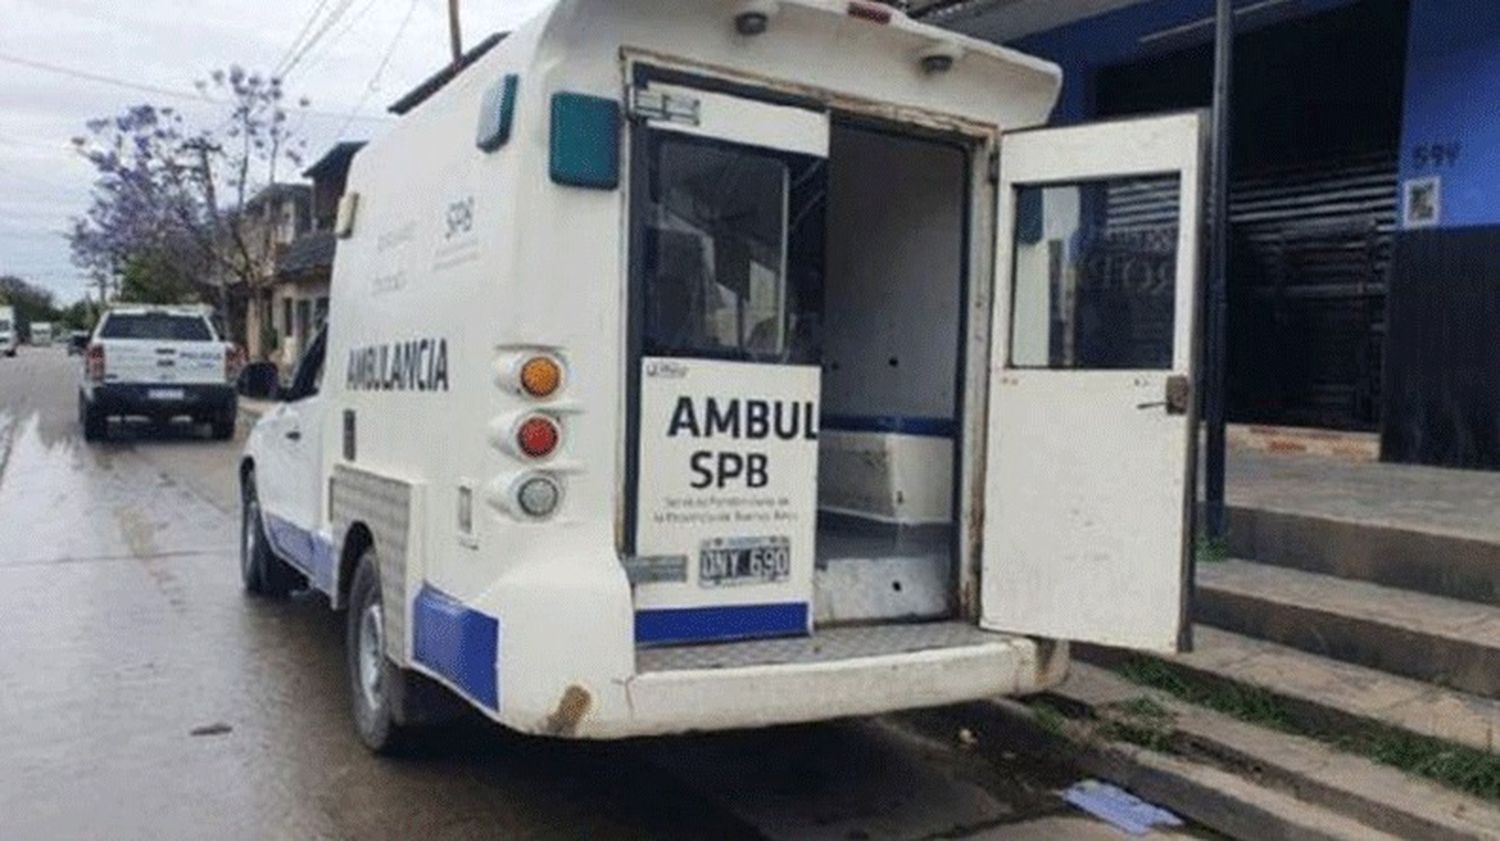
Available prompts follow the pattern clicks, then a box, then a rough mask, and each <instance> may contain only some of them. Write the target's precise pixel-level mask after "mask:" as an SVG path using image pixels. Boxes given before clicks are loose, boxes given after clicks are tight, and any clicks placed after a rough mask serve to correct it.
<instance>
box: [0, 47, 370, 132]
mask: <svg viewBox="0 0 1500 841" xmlns="http://www.w3.org/2000/svg"><path fill="white" fill-rule="evenodd" d="M0 62H4V63H6V64H14V65H18V66H21V67H28V68H31V69H32V70H39V71H42V72H44V73H52V74H54V75H58V76H66V77H68V78H72V79H78V80H80V81H86V82H93V83H95V84H99V85H108V86H111V87H115V88H121V89H123V90H132V91H136V92H139V93H150V94H155V95H157V96H165V97H170V98H172V99H180V100H188V101H191V102H195V103H198V104H201V105H228V104H229V103H227V102H225V101H224V100H222V99H215V98H213V97H211V96H208V95H206V94H203V93H196V92H188V91H185V90H175V89H173V88H166V87H161V86H159V85H152V84H148V83H145V82H136V81H131V80H129V79H121V78H118V77H116V76H105V75H102V74H99V73H90V72H88V71H86V70H77V69H75V68H72V67H63V66H62V65H59V64H49V63H48V62H45V61H36V60H35V59H30V58H23V57H21V56H16V55H10V54H8V53H0ZM302 111H303V113H306V114H309V115H312V116H315V117H327V118H330V119H339V120H342V119H345V118H347V117H348V115H347V114H344V113H340V112H336V111H320V110H318V109H316V108H304V109H302ZM355 119H358V120H369V121H373V122H390V120H389V118H387V117H379V116H363V117H355Z"/></svg>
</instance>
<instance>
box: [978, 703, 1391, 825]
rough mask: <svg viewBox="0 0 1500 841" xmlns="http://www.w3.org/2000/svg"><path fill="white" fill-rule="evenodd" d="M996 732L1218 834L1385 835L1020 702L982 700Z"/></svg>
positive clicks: (1215, 770)
mask: <svg viewBox="0 0 1500 841" xmlns="http://www.w3.org/2000/svg"><path fill="white" fill-rule="evenodd" d="M984 706H985V707H986V708H987V710H988V712H989V713H990V714H991V715H992V716H993V721H994V724H995V725H996V726H995V729H996V730H997V731H999V732H1004V733H1006V734H1007V735H1008V736H1015V737H1019V738H1018V739H1017V740H1016V741H1017V744H1016V745H1015V746H1016V747H1018V748H1019V749H1020V750H1022V751H1028V752H1031V753H1033V754H1034V755H1039V756H1042V757H1046V758H1049V759H1052V760H1054V761H1055V760H1056V759H1057V758H1058V757H1059V755H1063V756H1067V757H1068V758H1069V759H1070V760H1071V761H1072V762H1073V764H1074V765H1076V766H1077V767H1079V768H1080V769H1082V770H1083V771H1084V772H1085V773H1088V774H1091V775H1093V776H1096V777H1099V778H1101V779H1104V780H1108V781H1110V782H1112V783H1114V784H1116V785H1118V786H1120V787H1122V788H1125V789H1127V790H1129V791H1131V792H1133V793H1134V794H1136V795H1137V796H1139V797H1142V798H1144V799H1146V800H1148V801H1151V802H1153V803H1156V804H1158V805H1160V806H1162V807H1164V808H1167V809H1170V810H1172V811H1173V812H1176V813H1177V814H1179V815H1181V816H1183V817H1185V818H1188V819H1190V820H1192V821H1194V822H1196V823H1198V824H1201V825H1203V826H1206V827H1208V828H1209V829H1212V830H1214V831H1215V832H1219V833H1222V834H1224V835H1227V836H1229V837H1231V838H1237V839H1243V840H1244V841H1378V839H1390V838H1395V837H1396V836H1393V835H1387V834H1385V833H1382V832H1380V831H1378V830H1376V829H1373V828H1371V827H1369V826H1367V825H1365V824H1362V823H1360V822H1358V821H1356V820H1353V819H1352V818H1348V817H1345V816H1343V815H1340V814H1336V813H1334V812H1332V811H1330V810H1327V809H1324V808H1321V807H1318V806H1315V805H1313V804H1310V803H1306V802H1304V801H1301V800H1298V799H1297V798H1295V797H1293V796H1291V795H1288V794H1284V793H1282V792H1280V791H1275V790H1273V789H1269V788H1265V787H1262V786H1259V785H1256V784H1255V783H1254V782H1252V781H1251V780H1249V779H1247V778H1246V777H1244V776H1240V775H1236V774H1231V773H1229V772H1227V771H1222V770H1220V769H1218V768H1215V767H1212V766H1209V765H1204V764H1200V763H1195V762H1192V761H1190V760H1187V759H1183V758H1180V757H1176V756H1170V755H1168V754H1163V753H1157V752H1154V751H1150V750H1147V749H1145V748H1142V747H1138V746H1135V745H1129V744H1124V743H1120V742H1111V741H1107V740H1103V739H1102V738H1101V737H1100V736H1099V734H1098V733H1097V732H1096V731H1095V730H1094V729H1092V728H1089V727H1088V726H1086V725H1080V724H1072V723H1070V724H1066V725H1064V726H1063V728H1062V730H1061V731H1060V732H1059V731H1057V730H1055V729H1052V725H1050V724H1049V725H1047V726H1044V725H1043V724H1042V722H1041V720H1040V719H1039V717H1038V715H1037V713H1036V711H1035V710H1034V709H1033V708H1031V707H1029V706H1027V705H1026V704H1024V703H1021V702H1019V701H1013V700H1009V699H998V700H994V701H991V702H989V703H987V704H985V705H984Z"/></svg>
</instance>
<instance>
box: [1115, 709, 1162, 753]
mask: <svg viewBox="0 0 1500 841" xmlns="http://www.w3.org/2000/svg"><path fill="white" fill-rule="evenodd" d="M1103 718H1104V727H1103V730H1102V732H1103V733H1104V735H1105V736H1107V737H1109V738H1111V739H1115V740H1118V741H1122V742H1129V743H1131V744H1133V745H1140V746H1141V747H1143V748H1147V749H1149V750H1154V751H1157V752H1160V753H1172V752H1173V749H1172V734H1173V733H1174V732H1176V729H1177V718H1176V716H1174V715H1172V712H1171V710H1168V709H1167V708H1166V707H1164V706H1162V705H1161V704H1159V703H1157V702H1156V701H1155V700H1153V699H1151V698H1132V699H1131V700H1129V701H1125V702H1123V703H1119V704H1111V705H1110V706H1109V707H1108V708H1107V712H1106V714H1105V715H1104V717H1103Z"/></svg>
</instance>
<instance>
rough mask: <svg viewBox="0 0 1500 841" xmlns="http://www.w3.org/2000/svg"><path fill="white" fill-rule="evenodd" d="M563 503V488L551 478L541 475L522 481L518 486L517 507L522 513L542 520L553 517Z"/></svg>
mask: <svg viewBox="0 0 1500 841" xmlns="http://www.w3.org/2000/svg"><path fill="white" fill-rule="evenodd" d="M560 502H562V486H561V485H559V484H558V483H557V481H556V480H555V479H553V478H552V477H551V476H544V475H542V474H540V473H538V474H536V475H534V476H528V477H526V478H524V479H522V480H521V481H520V482H519V483H518V484H517V485H516V505H517V506H518V507H519V508H520V509H521V513H523V514H525V515H526V516H528V517H531V518H533V519H537V520H541V519H545V518H547V517H550V516H552V514H553V512H555V511H557V506H558V503H560Z"/></svg>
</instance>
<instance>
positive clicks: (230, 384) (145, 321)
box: [78, 305, 240, 441]
mask: <svg viewBox="0 0 1500 841" xmlns="http://www.w3.org/2000/svg"><path fill="white" fill-rule="evenodd" d="M83 359H84V362H83V377H82V380H81V382H80V383H79V386H78V422H79V423H80V424H81V425H82V426H83V436H84V439H85V440H88V441H97V440H100V439H102V438H104V437H105V436H106V435H107V434H108V430H109V427H108V422H109V419H110V418H126V417H144V418H149V419H151V420H153V421H156V422H159V423H165V422H167V421H170V420H173V419H176V418H182V417H186V418H189V419H191V420H192V421H193V422H195V423H201V424H208V425H209V427H210V429H211V431H212V434H213V437H214V438H215V439H218V440H221V441H222V440H228V439H229V438H232V437H233V436H234V426H235V420H236V413H237V412H238V408H239V401H238V396H237V395H236V393H235V390H234V381H235V377H236V376H237V375H238V373H239V368H240V356H239V351H238V349H236V348H235V347H234V345H232V344H229V343H226V342H224V341H223V340H221V339H220V338H219V335H218V332H217V331H216V330H215V329H214V326H213V323H212V322H211V321H210V320H209V318H208V316H207V314H206V313H205V312H204V310H203V308H201V307H160V306H131V305H119V306H114V307H111V308H110V309H109V310H108V311H107V312H105V313H104V316H103V317H102V318H101V319H100V320H99V324H98V326H97V327H95V328H94V334H93V336H92V337H91V339H90V341H89V345H88V348H87V350H85V351H84V356H83Z"/></svg>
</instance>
